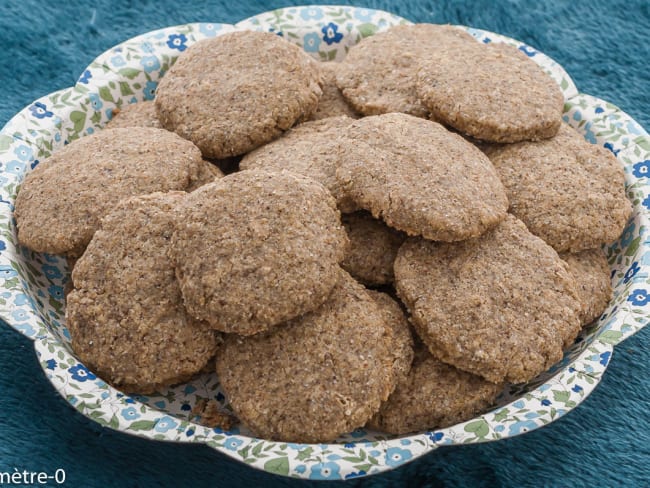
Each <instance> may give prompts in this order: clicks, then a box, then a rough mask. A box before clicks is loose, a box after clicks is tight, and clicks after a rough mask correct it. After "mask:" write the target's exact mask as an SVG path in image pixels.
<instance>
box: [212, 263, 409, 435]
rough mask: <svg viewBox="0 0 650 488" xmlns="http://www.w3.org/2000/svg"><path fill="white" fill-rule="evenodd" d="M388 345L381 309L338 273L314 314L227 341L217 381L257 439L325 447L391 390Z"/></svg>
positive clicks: (390, 343) (390, 337)
mask: <svg viewBox="0 0 650 488" xmlns="http://www.w3.org/2000/svg"><path fill="white" fill-rule="evenodd" d="M395 341H396V339H395V337H394V336H393V329H392V327H391V326H389V325H388V324H387V323H386V320H385V316H384V313H383V312H382V308H380V306H379V305H378V304H377V302H376V301H375V300H373V298H371V297H370V296H369V295H368V293H367V292H366V290H365V289H364V287H363V286H362V285H360V284H359V283H357V282H356V281H355V280H354V279H353V278H351V277H350V276H349V275H347V273H344V272H341V277H340V280H339V283H338V285H337V286H336V287H335V288H334V290H333V291H332V294H331V296H330V297H329V299H328V300H327V302H325V303H324V304H323V305H322V306H321V307H320V308H318V309H317V310H315V311H313V312H310V313H307V314H304V315H302V316H300V317H298V318H296V319H293V320H291V321H289V322H287V323H285V324H282V325H279V326H277V327H274V328H273V329H271V330H269V331H267V332H263V333H261V334H257V335H254V336H250V337H240V336H237V335H227V337H226V338H225V340H224V344H223V347H222V348H221V349H220V351H219V355H218V357H217V375H218V376H219V379H220V382H221V386H222V387H223V389H224V391H225V393H226V396H227V397H228V400H229V402H230V405H231V406H232V408H233V410H234V412H235V413H236V415H237V417H238V418H239V419H240V420H241V421H242V423H243V424H245V425H246V426H247V427H249V428H250V429H251V430H252V431H253V432H254V433H255V434H256V435H258V436H260V437H262V438H264V439H272V440H280V441H287V442H314V443H317V442H330V441H333V440H334V439H336V438H337V437H338V436H340V435H341V434H345V433H347V432H351V431H352V430H354V429H356V428H358V427H362V426H363V425H364V424H365V423H366V422H367V421H368V419H370V417H371V416H372V415H373V414H374V413H375V412H376V411H377V410H378V409H379V405H380V403H381V402H382V401H383V400H385V399H386V398H387V397H388V395H389V394H390V392H391V391H392V389H393V388H394V384H393V382H394V379H395V369H394V356H393V353H392V351H393V350H394V349H396V348H400V347H402V346H401V345H399V344H395Z"/></svg>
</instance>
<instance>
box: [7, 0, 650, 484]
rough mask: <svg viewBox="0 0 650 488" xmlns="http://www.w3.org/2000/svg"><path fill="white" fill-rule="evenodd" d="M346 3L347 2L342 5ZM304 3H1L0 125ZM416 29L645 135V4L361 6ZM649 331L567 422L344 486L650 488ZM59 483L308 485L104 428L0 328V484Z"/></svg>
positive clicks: (649, 115) (25, 343)
mask: <svg viewBox="0 0 650 488" xmlns="http://www.w3.org/2000/svg"><path fill="white" fill-rule="evenodd" d="M339 3H347V2H343V1H342V2H339ZM298 4H300V3H299V2H296V3H294V2H287V1H284V2H277V1H261V0H239V1H237V2H226V1H224V0H221V1H218V0H201V1H195V2H179V1H178V0H160V1H139V2H138V1H133V0H110V1H109V0H95V1H93V2H82V1H79V0H74V1H67V2H49V1H45V0H40V1H39V0H20V1H19V0H0V83H1V87H0V126H2V125H4V124H5V123H6V122H7V121H8V120H9V119H10V118H11V116H12V115H13V114H14V113H15V112H17V111H18V110H20V109H22V108H23V107H24V106H25V105H27V104H28V103H30V102H31V101H32V100H34V99H35V98H37V97H40V96H42V95H45V94H48V93H50V92H52V91H54V90H57V89H59V88H64V87H67V86H70V85H72V84H73V83H74V81H75V80H76V78H77V76H78V75H79V74H80V73H81V72H82V71H83V69H84V68H85V66H86V65H87V64H89V63H90V62H91V61H92V60H93V59H94V58H95V57H96V56H97V55H98V54H100V53H101V52H103V51H104V50H106V49H108V48H110V47H112V46H113V45H115V44H117V43H119V42H121V41H123V40H126V39H128V38H130V37H132V36H135V35H137V34H140V33H143V32H146V31H149V30H153V29H156V28H159V27H164V26H168V25H175V24H180V23H186V22H195V21H212V22H225V23H234V22H237V21H238V20H241V19H243V18H245V17H248V16H250V15H253V14H256V13H259V12H263V11H266V10H270V9H272V8H277V7H283V6H289V5H298ZM357 5H359V6H366V7H373V8H380V9H384V10H389V11H392V12H394V13H396V14H398V15H401V16H404V17H406V18H409V19H411V20H413V21H417V22H444V23H446V22H449V23H458V24H465V25H471V26H474V27H479V28H482V29H487V30H491V31H495V32H499V33H502V34H505V35H509V36H511V37H514V38H517V39H519V40H522V41H524V42H527V43H528V44H530V45H532V46H534V47H537V48H538V49H540V50H541V51H543V52H545V53H546V54H548V55H550V56H551V57H553V58H554V59H555V60H557V61H558V62H560V64H562V65H563V66H564V67H565V68H566V69H567V71H568V72H569V74H570V75H571V76H572V77H573V79H574V81H575V82H576V85H577V86H578V89H579V90H580V91H582V92H584V93H589V94H592V95H595V96H598V97H600V98H603V99H605V100H608V101H610V102H612V103H614V104H616V105H618V106H619V107H621V108H622V109H623V110H624V111H626V112H627V113H629V114H630V115H632V117H634V118H635V119H636V120H637V121H638V122H640V123H641V124H642V125H643V126H644V127H645V128H646V129H650V86H649V81H648V63H649V61H650V41H649V40H648V35H649V33H650V3H649V2H648V1H647V0H646V1H644V0H627V1H624V0H615V1H607V0H591V1H584V0H573V1H571V2H570V1H569V0H566V1H560V0H558V1H553V2H533V1H525V0H499V1H491V0H476V1H471V0H465V1H463V0H459V1H451V0H406V1H399V0H368V1H367V2H366V3H365V4H360V3H357ZM649 341H650V327H648V328H646V329H644V330H643V331H641V332H640V333H638V334H637V335H636V336H634V337H632V338H630V339H628V340H627V341H626V342H624V343H623V344H621V345H619V346H618V347H617V348H616V351H615V353H614V356H613V360H612V362H611V365H610V367H609V369H608V370H607V372H606V374H605V377H604V379H603V381H602V383H601V384H600V385H599V386H598V388H597V389H596V391H595V392H594V393H593V394H592V395H591V396H590V397H589V398H588V399H587V400H586V401H585V402H584V403H583V404H582V405H581V406H580V407H579V408H578V409H577V410H575V411H573V412H572V413H570V414H569V415H568V416H566V417H564V418H562V419H560V420H559V421H558V422H555V423H554V424H552V425H550V426H547V427H545V428H543V429H540V430H537V431H535V432H531V433H528V434H525V435H523V436H520V437H517V438H514V439H510V440H505V441H500V442H496V443H488V444H483V445H471V446H461V447H453V448H449V447H447V448H441V449H439V450H437V451H434V452H433V453H431V454H429V455H427V456H425V457H423V458H420V459H418V460H416V461H414V462H412V463H410V464H408V465H406V466H403V467H402V468H400V469H397V470H395V471H392V472H389V473H386V474H382V475H379V476H374V477H371V478H366V479H361V480H354V481H352V482H348V483H347V485H348V486H357V485H362V486H395V485H398V486H399V485H403V486H432V487H435V486H445V487H447V486H460V487H465V486H467V487H475V486H490V487H492V486H571V487H574V486H575V487H579V486H622V485H623V486H650V435H649V433H648V420H650V405H649V401H650V400H649V399H650V387H649V385H650V352H649V348H648V342H649ZM57 468H63V469H65V470H66V474H67V481H66V486H74V487H95V486H96V487H113V486H115V487H128V486H143V487H149V486H180V487H183V486H192V487H203V486H206V487H207V486H232V487H238V486H299V485H303V486H307V485H309V483H308V482H299V481H295V480H289V479H284V478H277V477H274V476H271V475H267V474H265V473H262V472H259V471H254V470H252V469H250V468H248V467H245V466H242V465H239V464H237V463H235V462H234V461H231V460H229V459H227V458H226V457H225V456H222V455H220V454H219V453H217V452H214V451H212V450H210V449H209V448H207V447H203V446H194V445H181V444H166V443H159V442H151V441H146V440H142V439H139V438H135V437H130V436H128V435H124V434H121V433H118V432H114V431H110V430H107V429H104V428H101V427H99V426H97V425H96V424H94V423H93V422H91V421H90V420H87V419H86V418H85V417H83V416H81V415H80V414H78V413H77V412H76V411H75V410H74V409H73V408H72V407H70V406H68V404H67V403H66V402H65V401H64V400H63V399H61V398H60V397H59V396H58V394H57V393H56V392H55V391H54V389H53V388H52V387H51V386H50V384H49V383H48V382H47V381H46V380H45V379H44V375H43V373H42V371H41V369H40V367H39V366H38V363H37V361H36V358H35V354H34V352H33V349H32V347H31V344H30V341H29V340H27V339H25V338H24V337H22V336H21V335H19V334H18V333H16V332H14V331H13V330H11V329H9V328H8V327H6V326H4V325H2V324H0V471H1V472H13V471H14V469H17V470H19V471H22V470H23V469H26V470H28V471H47V472H49V473H50V474H53V473H54V471H55V470H56V469H57Z"/></svg>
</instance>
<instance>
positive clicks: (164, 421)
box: [154, 415, 178, 433]
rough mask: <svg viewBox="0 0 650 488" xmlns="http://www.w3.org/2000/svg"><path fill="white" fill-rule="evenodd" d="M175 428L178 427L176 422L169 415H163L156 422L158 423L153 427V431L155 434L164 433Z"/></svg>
mask: <svg viewBox="0 0 650 488" xmlns="http://www.w3.org/2000/svg"><path fill="white" fill-rule="evenodd" d="M177 426H178V422H176V421H175V420H174V419H173V418H171V417H170V416H169V415H165V416H164V417H162V418H161V419H160V420H158V422H156V426H155V427H154V430H155V431H156V432H162V433H165V432H167V431H168V430H171V429H175V428H176V427H177Z"/></svg>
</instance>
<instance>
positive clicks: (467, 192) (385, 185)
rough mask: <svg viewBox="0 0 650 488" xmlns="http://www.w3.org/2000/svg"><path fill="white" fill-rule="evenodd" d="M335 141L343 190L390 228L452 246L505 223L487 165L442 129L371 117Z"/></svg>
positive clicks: (413, 120) (500, 191)
mask: <svg viewBox="0 0 650 488" xmlns="http://www.w3.org/2000/svg"><path fill="white" fill-rule="evenodd" d="M338 141H339V151H338V157H339V167H338V168H337V170H336V177H337V179H338V181H339V183H340V185H341V187H342V189H343V191H344V193H345V194H346V195H347V196H349V197H350V198H351V199H352V200H353V201H354V202H355V203H356V204H357V205H359V206H360V207H361V208H364V209H366V210H369V211H370V212H371V213H372V215H373V216H374V217H375V218H381V219H382V220H383V221H384V222H386V223H387V224H388V225H389V226H391V227H393V228H396V229H399V230H402V231H404V232H406V233H407V234H409V235H422V236H424V237H425V238H427V239H432V240H440V241H458V240H463V239H467V238H470V237H476V236H478V235H480V234H481V233H483V232H485V231H486V230H487V229H489V228H490V227H493V226H494V225H496V224H497V223H498V222H500V221H501V220H503V218H505V215H506V211H507V208H508V200H507V198H506V194H505V190H504V188H503V185H502V184H501V181H500V180H499V178H498V176H497V173H496V171H495V169H494V168H493V167H492V164H491V163H490V160H489V159H488V158H487V157H486V156H485V155H484V154H483V153H482V152H481V151H479V150H478V149H477V148H476V147H474V146H473V145H472V144H470V143H469V142H467V141H465V140H464V139H463V138H462V137H460V136H459V135H457V134H453V133H451V132H449V131H448V130H446V129H445V128H444V127H443V126H441V125H440V124H437V123H435V122H431V121H429V120H425V119H420V118H418V117H413V116H411V115H407V114H401V113H391V114H385V115H377V116H372V117H365V118H363V119H359V120H356V121H354V122H353V123H352V125H350V127H349V128H348V129H347V131H346V133H345V134H344V135H342V136H341V137H340V138H339V140H338Z"/></svg>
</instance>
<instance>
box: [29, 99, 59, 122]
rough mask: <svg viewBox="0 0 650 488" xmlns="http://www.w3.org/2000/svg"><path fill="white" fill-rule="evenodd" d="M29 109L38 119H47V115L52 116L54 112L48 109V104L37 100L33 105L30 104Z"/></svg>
mask: <svg viewBox="0 0 650 488" xmlns="http://www.w3.org/2000/svg"><path fill="white" fill-rule="evenodd" d="M29 111H30V112H31V113H32V115H33V116H34V117H36V118H37V119H45V118H47V117H52V116H53V115H54V114H53V113H52V112H50V111H49V110H48V109H47V105H45V104H44V103H41V102H36V103H34V104H33V105H30V107H29Z"/></svg>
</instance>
